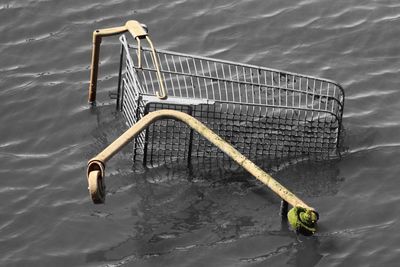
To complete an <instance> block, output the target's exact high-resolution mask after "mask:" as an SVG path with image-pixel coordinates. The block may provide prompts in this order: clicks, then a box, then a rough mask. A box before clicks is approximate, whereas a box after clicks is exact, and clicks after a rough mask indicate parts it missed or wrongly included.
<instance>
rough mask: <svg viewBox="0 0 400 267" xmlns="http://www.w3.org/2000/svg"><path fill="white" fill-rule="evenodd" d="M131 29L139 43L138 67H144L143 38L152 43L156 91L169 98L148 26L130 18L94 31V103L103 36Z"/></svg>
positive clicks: (91, 79) (91, 71) (91, 69)
mask: <svg viewBox="0 0 400 267" xmlns="http://www.w3.org/2000/svg"><path fill="white" fill-rule="evenodd" d="M127 31H129V32H130V34H132V36H133V38H134V39H135V40H136V41H137V44H138V51H139V52H138V65H139V66H138V67H139V68H141V67H142V60H141V53H142V48H141V46H140V43H141V42H140V41H141V39H146V40H147V42H148V43H149V45H150V48H151V51H152V59H153V64H154V66H155V68H156V70H157V78H158V83H159V86H160V89H159V91H158V92H156V95H157V97H158V98H160V99H166V98H167V91H166V90H165V87H164V81H163V79H162V76H161V72H160V65H159V62H158V58H157V54H156V50H155V48H154V46H153V43H152V41H151V40H150V37H149V36H148V34H147V30H146V26H145V25H142V24H140V23H139V22H137V21H136V20H129V21H127V22H126V23H125V25H124V26H120V27H114V28H107V29H99V30H95V31H94V32H93V48H92V63H91V65H90V84H89V99H88V102H89V103H93V102H95V101H96V89H97V75H98V70H99V57H100V44H101V39H102V37H107V36H113V35H118V34H121V33H124V32H127Z"/></svg>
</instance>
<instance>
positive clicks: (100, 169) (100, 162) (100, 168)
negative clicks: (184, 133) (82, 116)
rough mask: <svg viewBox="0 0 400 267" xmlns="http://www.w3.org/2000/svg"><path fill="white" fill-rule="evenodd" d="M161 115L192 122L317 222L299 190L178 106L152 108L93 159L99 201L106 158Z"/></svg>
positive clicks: (92, 182) (93, 189) (92, 187)
mask: <svg viewBox="0 0 400 267" xmlns="http://www.w3.org/2000/svg"><path fill="white" fill-rule="evenodd" d="M161 119H176V120H179V121H181V122H183V123H185V124H186V125H188V126H189V127H190V128H191V129H193V130H194V131H196V132H197V133H199V134H200V135H202V136H203V137H204V138H206V139H207V140H208V141H210V142H211V143H212V144H214V145H215V146H216V147H218V148H219V149H220V150H222V151H223V152H224V153H225V154H227V155H228V156H229V157H230V158H231V159H233V160H234V161H235V162H236V163H237V164H239V165H240V166H242V167H243V168H244V169H245V170H246V171H248V172H249V173H250V174H251V175H253V176H254V177H255V178H256V179H258V180H259V181H261V182H262V183H264V184H265V185H266V186H268V187H269V188H270V189H271V190H272V191H273V192H275V193H276V194H277V195H278V196H279V197H280V198H281V199H282V200H284V201H286V202H287V203H289V204H290V205H292V206H293V207H294V208H301V209H303V210H305V211H307V212H308V213H310V214H312V216H313V218H316V219H315V221H313V224H316V220H317V219H318V213H317V212H316V210H315V209H314V208H312V207H310V206H308V205H307V204H306V203H305V202H303V201H302V200H301V199H299V198H298V197H297V196H296V195H295V194H293V193H292V192H290V191H289V190H288V189H287V188H286V187H284V186H283V185H282V184H280V183H279V182H278V181H276V180H275V179H274V178H272V177H271V176H270V175H269V174H267V173H266V172H264V171H263V170H262V169H261V168H259V167H258V166H257V165H255V164H254V163H253V162H252V161H250V160H249V159H248V158H246V157H245V156H243V155H242V154H241V153H240V152H239V151H238V150H236V149H235V148H234V147H233V146H232V145H230V144H229V143H228V142H226V141H225V140H223V139H222V138H221V137H220V136H218V135H217V134H216V133H214V132H213V131H212V130H210V129H209V128H208V127H207V126H205V125H204V124H203V123H201V122H200V121H199V120H197V119H195V118H193V117H192V116H190V115H188V114H186V113H184V112H180V111H176V110H159V111H154V112H150V113H149V114H148V115H146V116H144V117H143V118H141V119H140V120H139V121H138V122H137V123H136V124H135V125H133V126H132V127H131V128H130V129H128V130H127V131H126V132H125V133H123V134H122V135H121V136H120V137H118V138H117V139H116V140H115V141H114V142H113V143H111V144H110V145H109V146H108V147H106V148H105V149H104V150H103V151H102V152H100V153H99V154H98V155H97V156H95V157H94V158H92V159H91V160H89V162H88V167H87V179H88V185H89V187H88V189H89V192H90V196H91V198H92V200H93V202H94V203H96V204H99V203H104V201H105V184H104V177H105V166H106V165H105V164H106V162H107V161H108V160H110V159H111V158H112V157H113V156H114V155H115V154H116V153H117V152H118V151H120V150H121V149H122V148H123V147H124V146H125V145H126V144H128V143H129V142H130V141H131V140H132V139H133V138H135V137H136V136H137V135H138V134H140V133H141V132H142V131H143V130H145V129H146V128H147V127H148V126H149V125H150V124H152V123H154V122H155V121H158V120H161Z"/></svg>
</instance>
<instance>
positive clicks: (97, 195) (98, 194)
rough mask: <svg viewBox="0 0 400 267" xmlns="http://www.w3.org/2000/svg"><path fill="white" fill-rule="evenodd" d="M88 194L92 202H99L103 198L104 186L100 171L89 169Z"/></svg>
mask: <svg viewBox="0 0 400 267" xmlns="http://www.w3.org/2000/svg"><path fill="white" fill-rule="evenodd" d="M88 184H89V187H88V189H89V194H90V197H91V198H92V201H93V203H95V204H101V203H104V200H105V197H106V196H105V186H104V183H103V177H101V174H100V171H97V170H95V171H91V172H90V173H89V177H88Z"/></svg>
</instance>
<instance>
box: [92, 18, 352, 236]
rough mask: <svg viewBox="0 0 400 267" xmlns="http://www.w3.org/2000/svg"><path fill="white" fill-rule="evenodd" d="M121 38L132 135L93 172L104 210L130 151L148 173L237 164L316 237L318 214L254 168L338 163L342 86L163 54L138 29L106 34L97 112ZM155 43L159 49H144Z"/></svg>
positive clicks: (96, 161) (121, 102) (122, 107)
mask: <svg viewBox="0 0 400 267" xmlns="http://www.w3.org/2000/svg"><path fill="white" fill-rule="evenodd" d="M127 31H128V32H130V34H131V35H132V36H133V38H134V39H135V40H136V42H137V44H136V45H131V44H129V43H128V41H127V38H126V36H125V35H121V36H120V42H121V54H120V68H119V76H118V77H119V79H118V88H117V92H116V107H117V110H119V111H120V112H122V114H123V115H124V117H125V119H126V123H127V126H128V127H130V129H129V130H127V131H126V132H125V133H124V134H123V135H121V137H119V138H118V139H117V140H116V141H114V143H112V144H111V145H110V146H108V147H107V148H106V149H105V150H104V151H103V152H101V153H100V154H99V155H97V156H96V157H94V158H93V159H91V160H90V161H89V163H88V171H87V177H88V183H89V191H90V195H91V197H92V200H93V201H94V202H95V203H102V202H104V197H105V187H104V174H105V173H104V169H105V162H106V161H107V160H108V159H110V158H111V157H112V156H113V155H114V154H115V153H117V152H118V151H119V150H120V149H121V148H122V147H123V146H125V145H126V144H127V143H129V142H131V141H132V143H133V157H134V160H135V161H141V162H143V164H145V165H147V166H149V165H150V166H157V165H159V164H164V163H166V162H172V161H178V160H185V161H187V162H188V163H189V164H190V162H191V161H192V159H204V158H209V159H219V158H224V157H225V158H226V157H228V158H230V159H232V160H233V161H235V162H237V163H238V164H239V165H241V166H242V167H244V168H245V169H246V170H247V171H249V172H250V173H251V174H252V175H254V176H255V177H256V178H257V179H259V180H260V181H262V182H263V183H265V184H266V185H267V186H268V187H270V188H271V189H272V190H273V191H274V192H275V193H277V194H278V195H279V196H280V197H281V198H282V199H283V204H284V205H283V206H282V207H283V209H287V202H289V203H290V204H291V205H292V206H293V208H292V209H291V210H290V211H289V213H288V218H289V222H290V224H291V225H292V226H293V227H294V228H295V229H296V230H298V231H300V232H303V233H305V234H312V233H314V232H315V226H316V221H317V219H318V214H317V212H316V211H315V210H314V209H313V208H311V207H309V206H308V205H307V204H305V203H304V202H303V201H301V200H300V199H298V198H297V197H296V196H295V195H294V194H292V193H291V192H290V191H289V190H287V189H286V188H285V187H283V186H282V185H281V184H279V183H278V182H277V181H276V180H274V179H273V178H272V177H271V176H269V175H268V174H267V173H265V172H264V171H263V170H261V169H260V168H259V167H257V166H256V165H255V164H254V163H253V162H252V161H250V159H252V160H257V159H259V158H264V159H266V158H267V159H272V158H283V157H294V158H296V157H305V156H307V157H313V156H315V155H318V156H321V155H328V156H329V155H331V154H332V153H336V151H337V147H338V146H339V140H340V133H341V123H342V114H343V104H344V91H343V89H342V87H341V86H340V85H339V84H338V83H336V82H333V81H330V80H326V79H321V78H317V77H312V76H307V75H301V74H296V73H291V72H286V71H280V70H274V69H270V68H265V67H259V66H254V65H248V64H239V63H235V62H230V61H224V60H217V59H212V58H206V57H199V56H194V55H187V54H182V53H176V52H170V51H162V50H157V51H156V50H155V49H154V46H153V44H152V42H151V40H150V38H149V36H148V33H147V29H146V28H145V27H144V26H143V25H141V24H140V23H138V22H137V21H128V22H127V23H126V24H125V25H124V26H121V27H116V28H110V29H103V30H96V31H95V32H94V33H93V54H92V66H91V81H90V87H89V102H91V103H94V102H95V101H96V87H97V73H98V60H99V51H100V43H101V39H102V37H104V36H110V35H115V34H121V33H124V32H127ZM143 40H147V42H148V44H149V47H150V48H144V47H142V45H141V41H143Z"/></svg>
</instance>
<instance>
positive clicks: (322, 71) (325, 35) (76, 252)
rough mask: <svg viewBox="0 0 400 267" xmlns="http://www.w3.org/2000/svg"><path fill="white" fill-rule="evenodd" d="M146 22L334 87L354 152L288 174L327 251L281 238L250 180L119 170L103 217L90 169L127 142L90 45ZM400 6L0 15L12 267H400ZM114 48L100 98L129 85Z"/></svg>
mask: <svg viewBox="0 0 400 267" xmlns="http://www.w3.org/2000/svg"><path fill="white" fill-rule="evenodd" d="M128 19H137V20H139V21H141V22H143V23H146V24H147V25H148V26H149V29H150V32H151V36H152V39H153V41H154V42H155V44H156V46H157V47H159V48H162V49H169V50H174V51H179V52H184V53H189V54H197V55H202V56H212V57H217V58H221V59H228V60H233V61H238V62H243V63H251V64H257V65H263V66H267V67H272V68H277V69H284V70H288V71H294V72H301V73H305V74H311V75H315V76H322V77H326V78H330V79H333V80H337V81H339V82H341V83H342V85H343V86H344V88H345V89H346V96H347V98H346V103H345V113H344V126H345V128H346V137H345V146H346V147H347V153H346V154H345V155H344V157H343V158H342V159H340V160H335V161H332V162H327V163H302V164H298V165H293V166H287V167H283V168H281V169H279V170H276V173H275V177H277V178H278V179H279V180H280V181H282V182H283V183H284V184H286V185H287V186H288V187H289V188H291V189H293V191H295V192H297V193H298V194H299V196H301V197H302V198H304V200H305V201H307V202H309V203H311V204H312V205H313V206H315V207H316V208H317V210H318V211H319V212H320V214H321V219H320V230H319V232H318V234H317V235H316V236H315V237H312V238H303V237H297V236H296V235H295V234H294V233H292V232H290V231H288V230H287V227H285V226H281V223H280V219H279V217H278V216H277V212H278V209H279V200H278V199H277V198H276V197H275V196H274V195H273V194H272V193H270V192H269V191H268V190H265V189H264V188H263V187H262V186H260V185H259V184H257V183H255V182H254V180H253V178H251V177H249V176H248V175H246V174H244V173H241V172H234V173H232V174H229V175H228V176H227V175H226V174H223V173H221V172H219V171H218V169H216V170H212V171H211V173H213V174H214V175H213V176H212V177H210V176H207V175H202V174H201V173H198V174H196V172H194V173H191V172H190V171H188V170H186V169H182V168H167V167H160V168H156V169H152V170H148V171H133V170H132V168H131V165H132V164H131V162H130V158H129V151H125V152H124V153H122V154H119V155H118V156H117V157H116V159H113V160H112V161H111V162H110V163H109V165H108V169H107V185H108V196H107V203H106V204H105V205H101V206H98V205H93V204H92V203H91V202H90V201H89V197H88V194H87V190H86V187H87V184H86V180H85V167H86V166H85V164H86V162H87V160H88V159H89V158H90V157H92V156H93V155H95V154H96V153H97V152H99V151H100V149H101V148H102V147H104V146H105V145H106V144H108V143H109V142H110V141H112V139H113V138H115V137H116V136H117V135H118V134H119V133H121V132H122V130H123V127H122V125H121V123H120V122H118V121H115V120H114V119H115V118H116V114H114V113H113V111H112V110H111V109H109V110H107V108H103V109H100V108H99V109H95V110H91V109H90V108H89V107H88V105H87V103H86V97H87V92H86V90H87V86H88V78H89V70H88V67H89V63H90V56H91V51H90V50H91V32H92V31H93V30H94V29H95V28H106V27H112V26H118V25H122V24H123V23H124V22H125V21H126V20H128ZM399 21H400V4H399V3H398V1H389V0H386V1H362V2H361V1H344V0H342V1H328V0H323V1H316V0H304V1H299V2H297V3H294V2H292V3H289V2H287V1H286V2H285V1H276V0H273V1H255V0H252V1H227V0H225V1H223V0H218V1H209V2H205V1H194V0H177V1H170V2H166V1H163V2H162V1H126V0H114V1H108V2H107V3H105V2H104V3H103V4H101V3H97V2H95V1H76V0H75V1H16V0H14V1H8V0H2V2H0V33H1V37H0V62H1V63H0V88H1V90H0V103H1V106H0V114H1V116H0V125H1V130H0V178H1V187H0V202H1V203H2V205H1V209H0V218H1V219H0V252H1V253H0V265H1V266H282V265H288V266H361V265H362V266H397V265H398V261H399V259H400V256H399V252H400V245H399V244H400V237H399V235H398V234H397V233H398V232H399V230H400V224H399V219H400V215H399V214H400V205H398V203H399V201H400V196H399V194H398V190H399V182H398V180H397V178H398V177H397V174H398V173H399V172H400V167H399V164H398V159H399V156H400V152H399V149H398V148H399V146H400V137H399V132H400V123H399V120H398V119H397V118H398V117H399V116H400V109H399V108H398V105H397V103H398V101H399V100H400V90H399V86H398V81H399V79H398V73H399V71H400V56H399V53H398V51H399V50H398V40H399V36H400V28H399V27H398V24H399ZM118 51H119V45H118V41H117V38H114V39H113V38H109V39H106V40H105V41H103V46H102V66H101V73H100V77H101V82H100V83H99V86H100V88H101V89H100V91H102V92H103V94H105V93H104V92H105V89H107V88H108V89H111V88H114V86H115V84H116V80H115V77H116V75H117V67H116V66H117V61H118V56H117V54H118Z"/></svg>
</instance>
